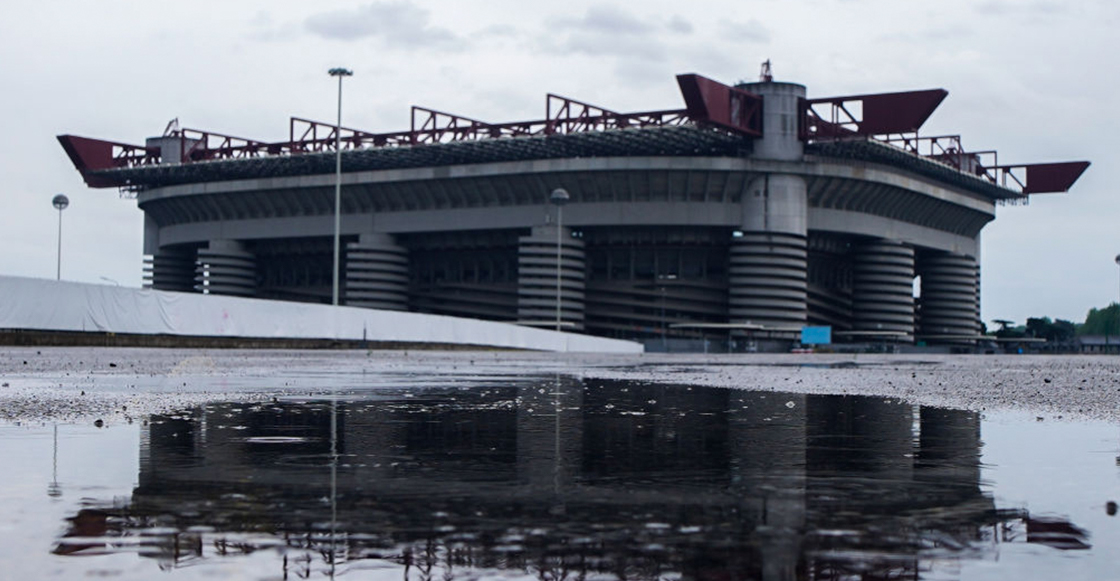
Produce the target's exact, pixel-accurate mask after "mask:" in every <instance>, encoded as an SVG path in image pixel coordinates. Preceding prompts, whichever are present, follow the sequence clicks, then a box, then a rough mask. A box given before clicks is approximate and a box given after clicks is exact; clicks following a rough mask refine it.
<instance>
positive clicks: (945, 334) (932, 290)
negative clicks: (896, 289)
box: [919, 252, 980, 343]
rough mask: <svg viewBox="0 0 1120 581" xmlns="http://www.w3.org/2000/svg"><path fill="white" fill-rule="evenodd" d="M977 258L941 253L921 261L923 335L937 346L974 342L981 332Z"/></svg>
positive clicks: (920, 331)
mask: <svg viewBox="0 0 1120 581" xmlns="http://www.w3.org/2000/svg"><path fill="white" fill-rule="evenodd" d="M977 269H978V266H977V264H976V259H974V258H972V257H971V256H965V255H963V254H951V253H948V252H940V253H937V254H933V255H930V256H929V257H926V258H925V259H923V260H922V262H921V268H920V273H921V276H922V289H921V305H922V310H921V328H920V330H919V335H925V336H929V337H936V338H937V339H934V342H937V343H973V342H975V339H973V337H975V336H976V335H977V334H978V333H979V331H980V310H979V300H978V297H979V294H978V293H977V285H976V283H977Z"/></svg>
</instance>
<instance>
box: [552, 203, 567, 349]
mask: <svg viewBox="0 0 1120 581" xmlns="http://www.w3.org/2000/svg"><path fill="white" fill-rule="evenodd" d="M570 197H571V196H569V195H568V190H565V189H564V188H556V189H555V190H552V195H551V196H549V197H548V201H549V202H551V203H552V205H554V206H556V330H557V331H559V330H560V296H561V291H560V267H561V266H562V261H563V256H562V255H561V253H560V240H561V235H562V232H563V231H564V204H567V203H568V199H569V198H570Z"/></svg>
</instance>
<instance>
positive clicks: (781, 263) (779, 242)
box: [728, 175, 809, 330]
mask: <svg viewBox="0 0 1120 581" xmlns="http://www.w3.org/2000/svg"><path fill="white" fill-rule="evenodd" d="M742 207H743V221H742V223H743V226H742V230H741V234H742V235H741V236H737V237H735V238H733V239H732V241H731V249H730V265H729V274H730V285H729V296H728V299H729V304H730V314H731V321H732V322H750V323H755V324H760V325H763V326H765V327H772V328H788V329H797V330H799V329H800V327H801V326H802V325H804V324H805V322H806V320H807V316H808V306H807V288H808V282H807V276H808V271H809V262H808V250H807V240H808V238H807V230H806V225H807V216H806V212H807V207H808V201H807V198H806V190H805V181H804V180H802V179H801V178H800V177H797V176H790V175H767V176H764V177H762V178H759V179H757V180H755V181H754V182H753V183H752V184H751V185H750V187H749V188H748V190H747V192H746V194H745V195H744V199H743V202H742Z"/></svg>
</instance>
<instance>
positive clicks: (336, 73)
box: [327, 67, 354, 306]
mask: <svg viewBox="0 0 1120 581" xmlns="http://www.w3.org/2000/svg"><path fill="white" fill-rule="evenodd" d="M327 73H328V74H329V75H330V76H332V77H338V123H336V124H335V127H334V151H335V160H334V267H333V269H332V271H331V304H332V305H335V306H338V255H339V252H340V250H339V238H340V233H339V232H340V230H341V229H342V78H343V77H349V76H352V75H353V74H354V71H351V70H349V69H344V68H341V67H336V68H333V69H331V70H329V71H327Z"/></svg>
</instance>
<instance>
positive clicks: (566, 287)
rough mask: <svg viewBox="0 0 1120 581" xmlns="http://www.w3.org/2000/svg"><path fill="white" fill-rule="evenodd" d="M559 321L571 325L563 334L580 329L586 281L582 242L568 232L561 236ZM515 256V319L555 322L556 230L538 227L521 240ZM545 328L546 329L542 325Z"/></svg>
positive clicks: (562, 233)
mask: <svg viewBox="0 0 1120 581" xmlns="http://www.w3.org/2000/svg"><path fill="white" fill-rule="evenodd" d="M560 248H561V250H560V255H561V269H560V297H561V302H560V305H561V313H560V318H561V321H562V322H564V323H571V325H567V326H565V327H564V330H569V331H572V330H580V329H583V304H584V293H585V288H586V285H587V277H586V274H585V272H584V244H583V240H579V239H576V238H572V236H571V230H569V229H568V228H564V229H563V231H562V232H561V233H560ZM517 253H518V256H517V319H518V320H519V321H534V322H548V321H555V320H556V226H554V225H548V226H538V227H535V228H533V230H532V233H531V234H530V235H529V236H523V237H521V239H520V241H519V247H518V252H517ZM542 326H546V327H547V325H542Z"/></svg>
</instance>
